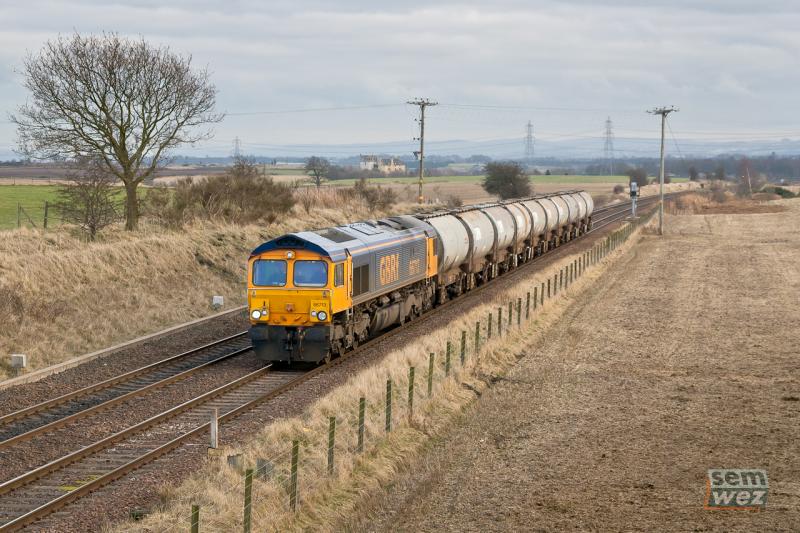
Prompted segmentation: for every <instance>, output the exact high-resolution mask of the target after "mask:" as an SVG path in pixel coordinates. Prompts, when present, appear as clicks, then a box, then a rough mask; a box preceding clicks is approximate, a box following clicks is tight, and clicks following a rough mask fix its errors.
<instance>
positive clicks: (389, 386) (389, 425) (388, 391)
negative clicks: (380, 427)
mask: <svg viewBox="0 0 800 533" xmlns="http://www.w3.org/2000/svg"><path fill="white" fill-rule="evenodd" d="M391 431H392V378H389V379H387V380H386V433H389V432H391Z"/></svg>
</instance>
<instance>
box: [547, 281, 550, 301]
mask: <svg viewBox="0 0 800 533" xmlns="http://www.w3.org/2000/svg"><path fill="white" fill-rule="evenodd" d="M547 298H548V299H550V278H547Z"/></svg>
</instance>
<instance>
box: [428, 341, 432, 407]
mask: <svg viewBox="0 0 800 533" xmlns="http://www.w3.org/2000/svg"><path fill="white" fill-rule="evenodd" d="M432 395H433V352H431V353H430V355H428V398H430V397H431V396H432Z"/></svg>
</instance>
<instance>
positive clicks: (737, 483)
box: [705, 468, 769, 511]
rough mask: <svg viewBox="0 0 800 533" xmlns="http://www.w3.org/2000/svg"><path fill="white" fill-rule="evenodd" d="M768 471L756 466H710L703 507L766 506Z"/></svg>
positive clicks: (738, 507)
mask: <svg viewBox="0 0 800 533" xmlns="http://www.w3.org/2000/svg"><path fill="white" fill-rule="evenodd" d="M768 494H769V481H768V480H767V471H766V470H761V469H756V468H712V469H710V470H709V471H708V478H707V479H706V501H705V508H706V509H709V510H713V509H744V510H749V511H760V510H761V509H764V508H765V507H766V506H767V495H768Z"/></svg>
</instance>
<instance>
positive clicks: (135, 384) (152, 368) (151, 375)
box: [0, 331, 250, 451]
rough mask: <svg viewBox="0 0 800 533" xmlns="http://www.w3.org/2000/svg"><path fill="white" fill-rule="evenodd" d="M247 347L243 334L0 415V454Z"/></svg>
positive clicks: (227, 357) (196, 370) (190, 373)
mask: <svg viewBox="0 0 800 533" xmlns="http://www.w3.org/2000/svg"><path fill="white" fill-rule="evenodd" d="M249 348H250V341H249V340H248V339H247V332H246V331H244V332H241V333H238V334H236V335H232V336H230V337H226V338H224V339H220V340H218V341H214V342H212V343H209V344H206V345H203V346H200V347H198V348H194V349H192V350H189V351H187V352H183V353H180V354H178V355H175V356H172V357H169V358H168V359H164V360H162V361H158V362H156V363H153V364H150V365H147V366H143V367H140V368H137V369H135V370H131V371H130V372H126V373H124V374H120V375H118V376H115V377H113V378H110V379H107V380H105V381H102V382H99V383H95V384H93V385H90V386H88V387H84V388H82V389H79V390H76V391H73V392H70V393H67V394H64V395H62V396H59V397H57V398H53V399H51V400H47V401H45V402H42V403H39V404H36V405H33V406H30V407H26V408H24V409H20V410H18V411H15V412H13V413H9V414H7V415H4V416H0V451H2V450H3V449H5V448H7V447H9V446H11V445H12V444H15V443H18V442H21V441H24V440H28V439H31V438H33V437H35V436H36V435H40V434H42V433H45V432H47V431H53V430H55V429H57V428H59V427H62V426H64V425H65V424H68V423H70V422H73V421H75V420H77V419H79V418H83V417H86V416H89V415H91V414H94V413H96V412H99V411H101V410H104V409H108V408H109V407H111V406H113V405H116V404H118V403H120V402H123V401H127V400H130V399H131V398H133V397H134V396H137V395H141V394H143V393H145V392H147V391H151V390H153V389H157V388H160V387H163V386H165V385H168V384H170V383H173V382H175V381H178V380H181V379H185V378H187V377H189V376H190V375H192V374H193V373H196V372H198V371H199V370H200V369H202V368H205V367H207V366H209V365H212V364H215V363H219V362H221V361H224V360H227V359H230V358H231V357H235V356H237V355H240V354H242V353H245V352H246V351H247V350H248V349H249Z"/></svg>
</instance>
